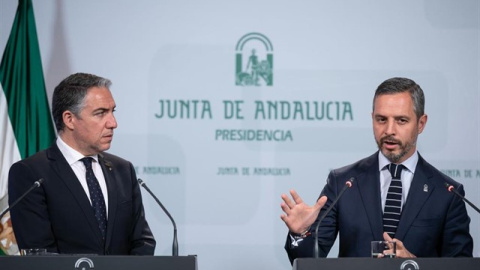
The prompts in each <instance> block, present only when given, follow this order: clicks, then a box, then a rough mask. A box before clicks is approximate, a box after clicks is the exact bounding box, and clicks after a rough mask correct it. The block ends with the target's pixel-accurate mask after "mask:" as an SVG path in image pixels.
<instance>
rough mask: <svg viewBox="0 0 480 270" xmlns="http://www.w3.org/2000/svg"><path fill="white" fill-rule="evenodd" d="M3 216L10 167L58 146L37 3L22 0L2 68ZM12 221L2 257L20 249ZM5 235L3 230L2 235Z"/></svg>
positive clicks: (0, 241) (0, 243) (1, 238)
mask: <svg viewBox="0 0 480 270" xmlns="http://www.w3.org/2000/svg"><path fill="white" fill-rule="evenodd" d="M0 88H1V91H0V169H1V171H0V211H3V210H4V209H5V208H6V207H7V205H8V198H7V197H8V196H7V189H8V187H7V184H8V170H9V168H10V166H11V165H12V164H13V163H14V162H16V161H18V160H20V159H23V158H26V157H28V156H30V155H32V154H34V153H36V152H38V151H39V150H42V149H45V148H47V147H48V146H50V144H51V143H52V142H53V141H54V139H55V130H54V128H53V122H52V118H51V115H50V109H49V105H48V100H47V94H46V91H45V80H44V78H43V71H42V60H41V57H40V49H39V46H38V38H37V30H36V27H35V17H34V15H33V6H32V0H19V1H18V9H17V13H16V15H15V20H14V22H13V26H12V31H11V33H10V37H9V38H8V42H7V45H6V47H5V51H4V53H3V57H2V62H1V64H0ZM8 219H9V216H8V215H7V216H6V217H5V218H4V219H3V220H1V221H0V222H1V224H2V226H0V230H1V231H0V247H1V249H0V254H1V253H6V254H15V253H17V252H18V247H17V245H16V242H15V238H14V236H13V231H12V230H11V224H10V222H9V221H8ZM2 229H3V230H2Z"/></svg>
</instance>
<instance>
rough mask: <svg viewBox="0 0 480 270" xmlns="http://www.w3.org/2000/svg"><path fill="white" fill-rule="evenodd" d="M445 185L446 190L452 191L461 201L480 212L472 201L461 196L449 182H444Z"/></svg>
mask: <svg viewBox="0 0 480 270" xmlns="http://www.w3.org/2000/svg"><path fill="white" fill-rule="evenodd" d="M445 187H446V188H447V190H448V191H450V192H453V193H454V194H455V195H457V196H458V197H460V198H461V199H462V200H463V201H465V202H466V203H468V204H469V205H470V206H471V207H472V208H473V209H475V211H477V212H478V213H479V214H480V209H478V207H476V206H475V205H474V204H473V203H471V202H470V201H469V200H467V198H465V197H463V196H462V194H460V193H458V191H457V189H456V188H455V187H454V186H453V185H450V184H449V183H447V182H445Z"/></svg>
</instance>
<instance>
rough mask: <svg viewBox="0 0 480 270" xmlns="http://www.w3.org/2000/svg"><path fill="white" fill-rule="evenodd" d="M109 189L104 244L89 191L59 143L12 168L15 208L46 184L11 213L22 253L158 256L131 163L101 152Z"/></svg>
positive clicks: (12, 191)
mask: <svg viewBox="0 0 480 270" xmlns="http://www.w3.org/2000/svg"><path fill="white" fill-rule="evenodd" d="M98 156H99V158H98V159H99V164H100V166H101V167H102V170H103V174H104V176H105V181H106V183H107V190H108V224H107V232H106V239H105V242H103V241H102V240H100V239H102V237H101V232H100V230H99V228H98V225H97V221H96V219H95V215H94V212H93V210H92V206H91V204H90V201H89V200H88V197H87V195H86V194H85V191H84V189H83V188H82V186H81V184H80V182H79V180H78V179H77V177H76V176H75V173H74V172H73V170H72V169H71V167H70V165H69V164H68V163H67V161H66V159H65V158H64V156H63V155H62V153H61V152H60V150H59V149H58V147H57V145H56V143H54V144H53V145H52V146H51V147H50V148H49V149H47V150H45V151H41V152H38V153H37V154H35V155H33V156H31V157H29V158H27V159H24V160H22V161H19V162H17V163H15V164H14V165H12V167H11V168H10V173H9V179H8V182H9V190H8V193H9V201H10V203H12V202H13V201H15V200H16V199H17V198H18V197H19V196H21V194H22V193H23V192H25V191H26V190H27V189H28V188H29V187H30V186H31V185H33V183H34V182H35V181H37V180H38V179H40V178H43V179H44V183H43V184H42V185H41V187H40V188H36V189H34V190H33V191H32V192H31V193H30V194H28V196H26V197H25V198H24V199H23V200H22V201H21V202H20V203H19V204H17V206H15V207H14V208H13V209H12V210H11V218H12V225H13V229H14V233H15V236H16V238H17V242H18V245H19V248H47V249H48V251H50V252H58V253H68V254H72V253H73V254H100V255H127V254H137V255H153V253H154V249H155V240H154V238H153V235H152V232H151V231H150V228H149V226H148V224H147V221H146V220H145V214H144V209H143V204H142V197H141V193H140V188H139V185H138V182H137V178H136V175H135V170H134V169H133V166H132V164H131V163H130V162H128V161H126V160H124V159H121V158H119V157H117V156H114V155H111V154H108V153H101V154H99V155H98Z"/></svg>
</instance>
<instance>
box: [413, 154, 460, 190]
mask: <svg viewBox="0 0 480 270" xmlns="http://www.w3.org/2000/svg"><path fill="white" fill-rule="evenodd" d="M417 170H422V171H423V173H424V174H425V175H427V177H429V178H430V179H432V181H433V182H434V183H435V185H437V186H439V187H442V188H443V187H444V186H445V183H448V184H450V185H453V186H454V187H458V186H459V185H460V183H459V182H457V181H455V180H454V179H453V178H451V177H450V176H448V175H446V174H444V173H443V172H441V171H440V170H439V169H437V168H436V167H434V166H433V165H432V164H430V163H428V162H427V161H426V160H425V159H424V158H423V157H422V156H420V154H419V156H418V164H417Z"/></svg>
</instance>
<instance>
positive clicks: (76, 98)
mask: <svg viewBox="0 0 480 270" xmlns="http://www.w3.org/2000/svg"><path fill="white" fill-rule="evenodd" d="M110 85H112V82H111V81H110V80H109V79H105V78H102V77H99V76H96V75H93V74H87V73H75V74H72V75H70V76H68V77H67V78H65V79H64V80H63V81H61V82H60V84H58V85H57V87H55V90H54V92H53V97H52V115H53V121H54V122H55V127H56V129H57V132H60V131H62V130H63V128H64V127H65V124H64V123H63V116H62V115H63V113H64V112H65V111H71V112H72V113H73V114H74V115H75V116H79V114H80V111H81V110H82V109H83V107H84V104H83V102H84V99H85V96H86V95H87V91H88V89H90V88H92V87H106V88H109V89H110Z"/></svg>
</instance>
